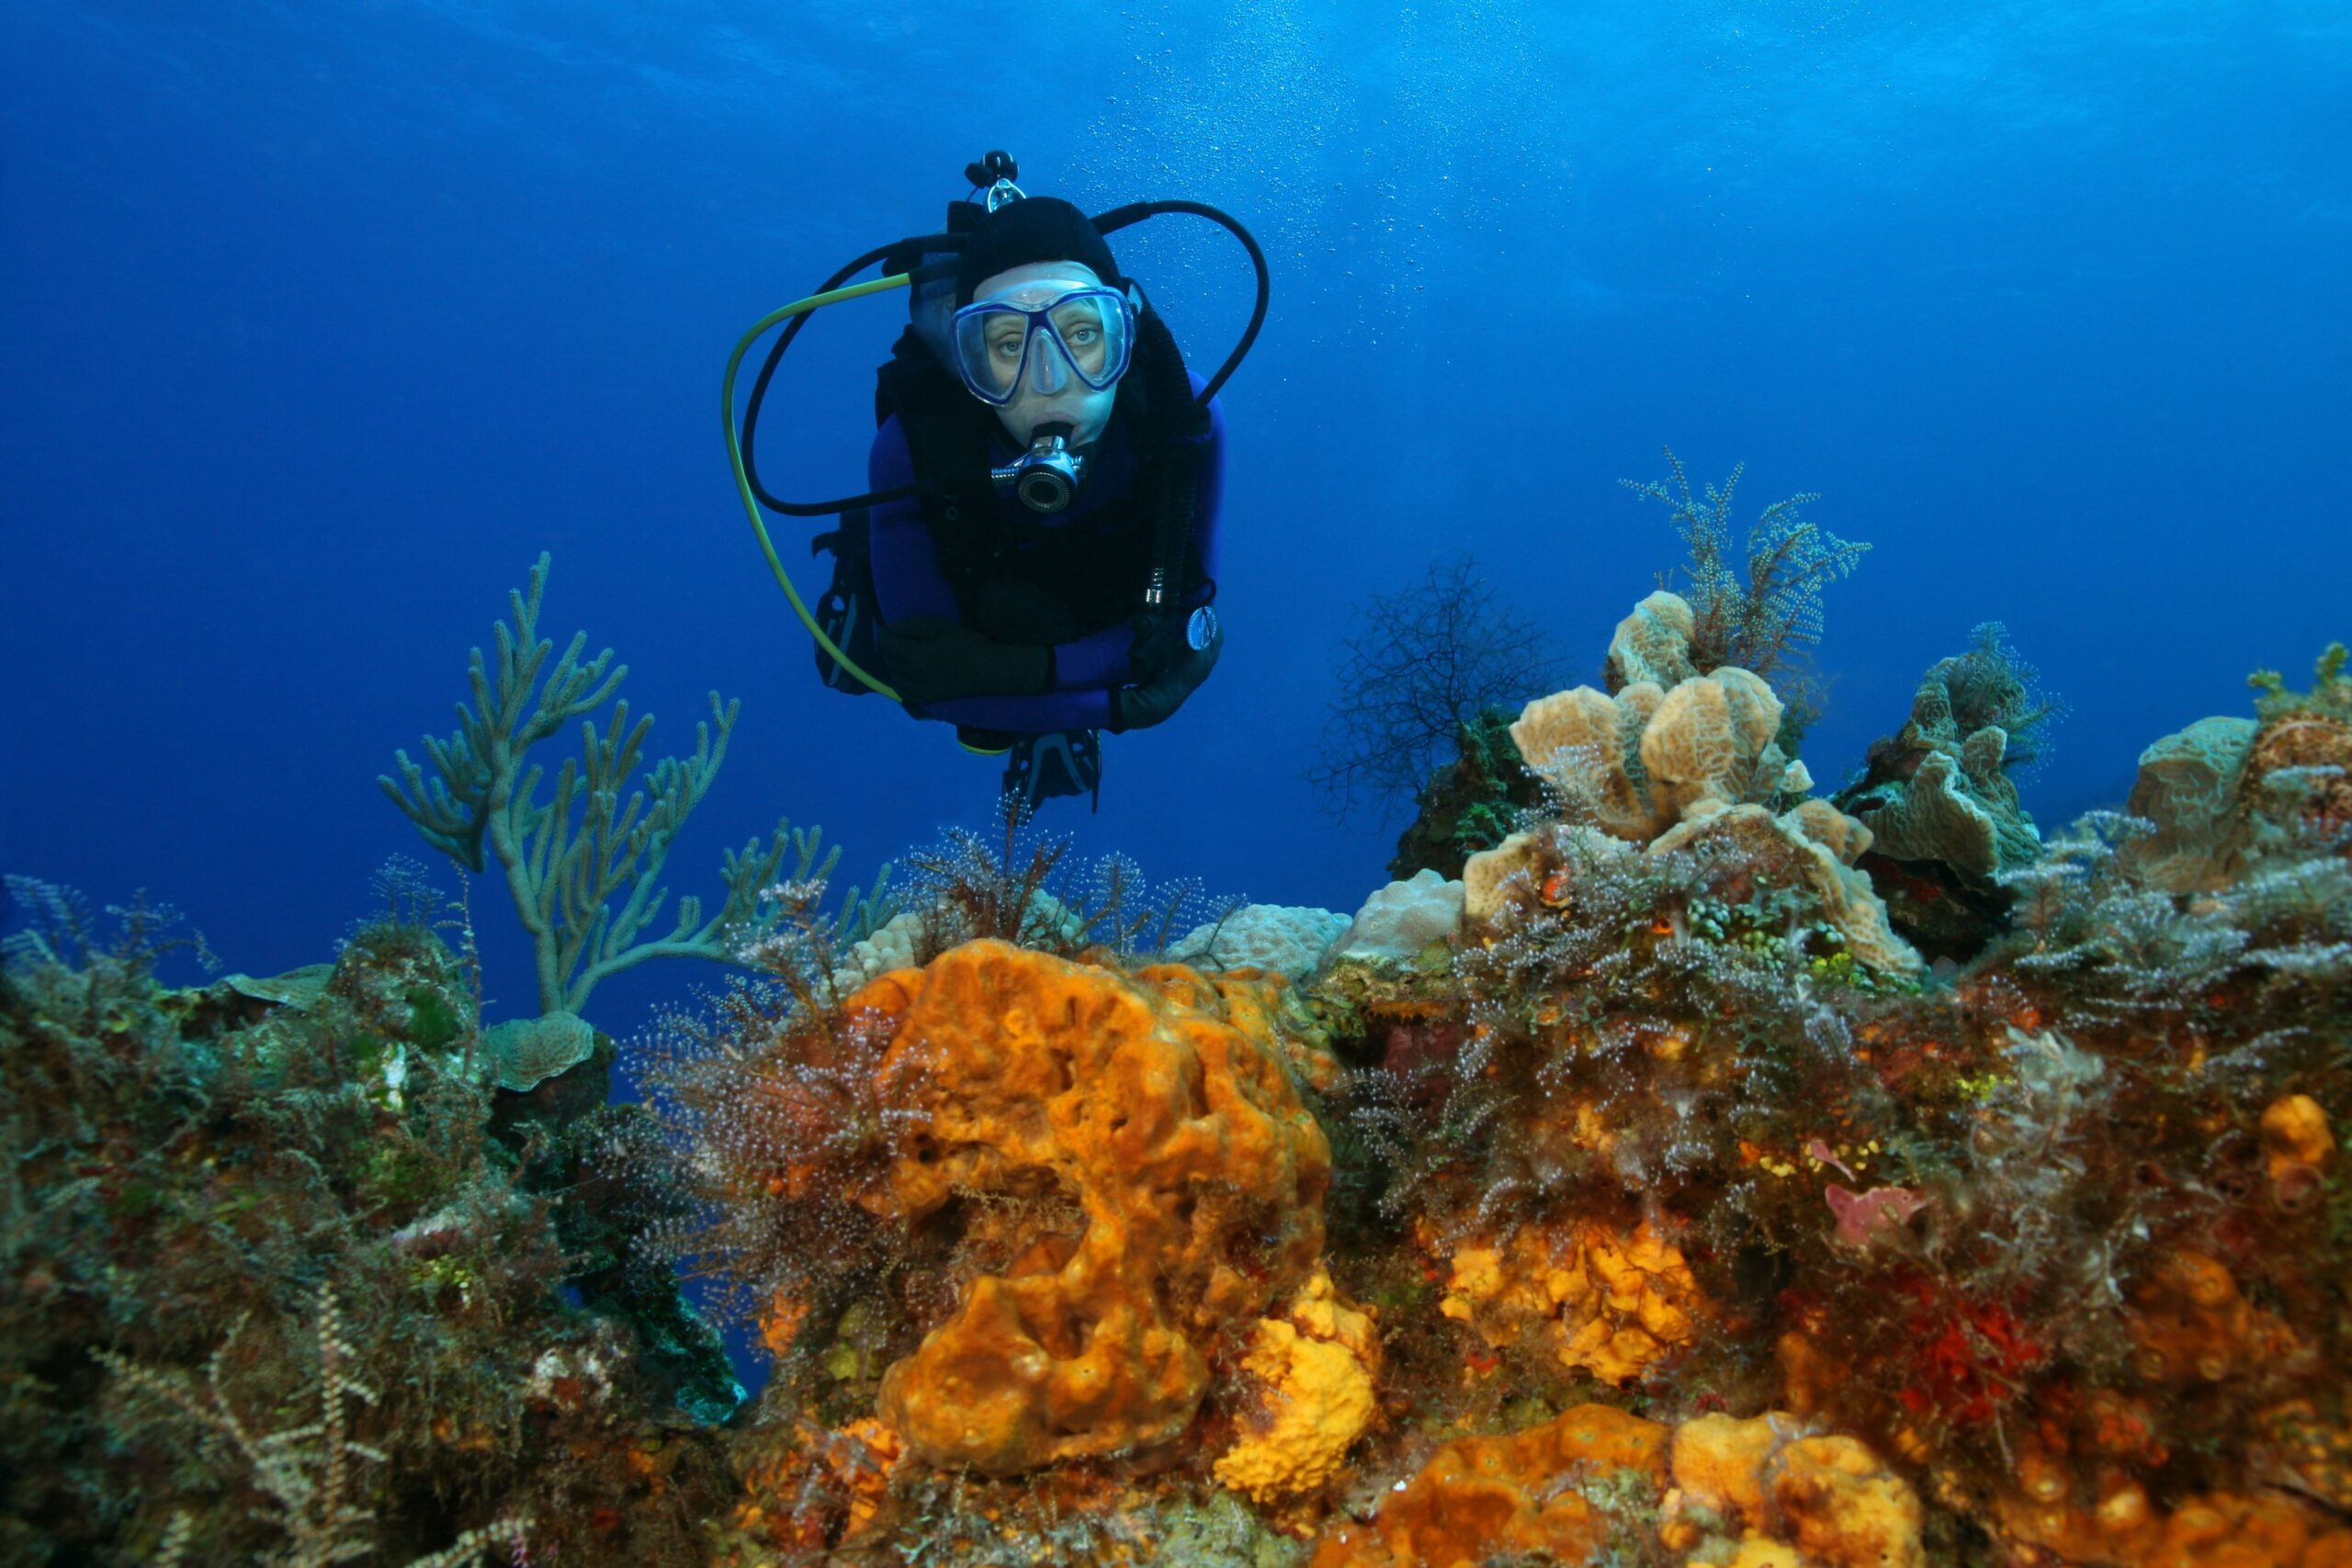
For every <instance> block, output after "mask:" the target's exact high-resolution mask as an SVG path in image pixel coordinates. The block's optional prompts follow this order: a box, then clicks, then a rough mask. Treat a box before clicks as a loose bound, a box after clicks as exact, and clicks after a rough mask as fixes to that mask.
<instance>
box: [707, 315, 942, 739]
mask: <svg viewBox="0 0 2352 1568" xmlns="http://www.w3.org/2000/svg"><path fill="white" fill-rule="evenodd" d="M907 282H908V275H907V274H906V273H903V272H901V273H898V274H895V275H893V276H889V277H877V278H875V279H873V280H872V281H870V282H866V283H853V284H851V285H850V286H849V287H848V288H835V289H831V290H829V291H827V292H826V293H823V294H811V295H810V296H809V298H808V299H795V300H794V301H793V302H792V303H791V304H789V305H786V306H785V307H783V308H782V309H781V310H770V311H769V312H768V313H767V314H766V315H764V316H762V317H761V318H760V319H759V320H758V321H754V322H753V323H752V330H751V331H750V332H747V333H744V334H743V335H742V337H741V340H739V341H738V342H737V343H736V344H735V352H734V353H732V354H730V355H728V356H727V377H726V379H725V380H724V381H723V382H722V383H721V384H720V386H719V390H718V415H719V423H721V424H722V425H724V426H725V427H726V430H727V460H728V461H729V463H730V464H732V465H733V466H734V469H735V493H736V494H738V495H739V496H741V497H742V500H743V513H744V515H745V516H747V517H749V518H751V520H752V533H754V534H757V535H758V536H760V553H761V554H762V555H763V556H765V557H767V558H768V570H770V571H772V572H774V573H775V581H776V586H777V587H779V588H782V589H783V590H784V596H785V597H786V599H789V600H790V601H791V602H792V613H793V614H794V615H798V616H799V617H800V624H801V625H802V626H807V627H808V628H809V636H810V637H815V638H816V639H817V646H818V647H819V648H821V649H824V650H825V652H826V653H828V654H829V655H831V658H832V660H833V662H834V663H836V664H838V665H840V666H841V667H842V669H844V670H846V671H849V672H850V673H851V674H853V675H854V676H856V677H857V678H858V679H859V680H860V681H862V682H865V686H866V688H867V689H868V690H869V691H874V692H878V693H880V694H882V695H883V696H886V697H888V698H889V699H890V700H891V701H892V702H894V703H895V702H897V701H898V700H899V694H898V693H896V692H894V691H892V690H891V689H890V688H889V687H888V686H886V685H884V684H883V683H882V682H879V681H877V680H876V679H875V678H874V677H873V676H871V675H869V674H867V673H866V672H865V671H863V670H861V669H859V668H858V667H857V664H856V662H855V661H854V660H852V659H851V658H850V656H849V655H848V654H846V653H843V652H842V650H841V649H839V648H837V647H835V646H834V645H833V639H832V638H831V637H827V636H826V635H825V631H824V628H823V627H822V626H819V625H818V624H817V617H816V616H814V615H810V614H809V606H808V605H807V604H802V603H801V600H800V591H799V590H798V589H797V588H795V587H793V585H792V579H791V577H790V576H789V575H788V574H787V573H786V571H785V570H784V562H783V561H782V560H781V559H779V558H777V556H776V553H775V541H774V540H772V539H770V538H769V537H768V525H767V524H766V522H765V521H764V520H763V519H762V517H761V516H760V503H759V500H758V498H757V497H755V496H753V495H752V476H751V475H749V474H747V473H745V472H744V471H743V444H742V440H741V437H740V436H738V435H737V434H736V433H735V373H736V371H738V370H739V369H741V367H742V364H743V355H746V354H748V353H750V352H751V349H752V344H754V343H756V342H758V341H759V338H760V334H761V333H764V332H766V331H767V330H768V329H769V328H770V327H773V326H775V324H776V323H777V322H778V321H786V320H787V319H789V318H791V317H793V316H799V315H805V314H807V313H808V312H809V311H810V310H816V309H818V308H819V307H820V306H824V305H832V304H837V303H839V302H840V301H841V300H843V299H856V298H857V297H858V296H859V295H861V294H879V293H881V292H882V291H883V290H884V289H886V288H905V287H906V286H907Z"/></svg>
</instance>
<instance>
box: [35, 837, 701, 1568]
mask: <svg viewBox="0 0 2352 1568" xmlns="http://www.w3.org/2000/svg"><path fill="white" fill-rule="evenodd" d="M11 886H12V891H13V892H15V893H16V894H17V898H18V901H19V904H20V906H21V907H23V908H24V909H25V911H26V913H27V914H28V916H29V917H30V920H31V923H30V925H29V926H28V929H26V930H24V931H19V932H17V935H16V936H15V937H12V938H11V939H10V941H9V943H8V954H7V957H8V963H7V965H6V971H5V975H0V1129H5V1133H6V1139H7V1145H6V1170H7V1172H8V1175H7V1177H6V1179H5V1181H0V1386H5V1388H6V1391H7V1397H6V1400H5V1401H0V1406H5V1410H0V1455H5V1461H6V1462H5V1463H0V1476H5V1477H6V1480H5V1482H0V1499H4V1501H0V1557H6V1559H7V1560H8V1561H10V1562H28V1563H40V1562H55V1563H65V1562H73V1563H85V1562H88V1563H104V1562H138V1561H151V1560H158V1559H169V1560H175V1561H187V1562H302V1563H310V1562H328V1561H343V1560H345V1558H348V1557H351V1556H353V1555H355V1554H356V1553H357V1552H358V1551H363V1550H364V1551H371V1552H373V1553H374V1554H376V1555H377V1556H379V1558H380V1559H381V1560H383V1561H387V1562H408V1561H410V1560H412V1559H414V1560H416V1561H419V1562H435V1563H456V1562H475V1561H481V1560H482V1559H484V1558H485V1557H486V1556H495V1557H497V1558H499V1559H501V1560H503V1557H504V1556H505V1554H506V1553H507V1551H508V1550H509V1548H510V1547H511V1546H513V1545H514V1544H515V1542H517V1541H527V1543H528V1548H527V1549H528V1550H529V1551H534V1552H537V1553H540V1554H542V1555H548V1554H553V1553H556V1552H559V1551H560V1552H562V1553H564V1554H565V1555H567V1556H569V1557H571V1558H572V1559H573V1560H581V1561H596V1560H608V1559H616V1558H617V1559H624V1560H628V1561H635V1562H681V1563H683V1562H694V1561H696V1560H697V1557H698V1554H699V1551H698V1546H697V1544H696V1542H695V1529H694V1527H693V1525H692V1523H691V1522H690V1521H691V1520H692V1519H693V1518H694V1517H698V1516H699V1515H701V1514H703V1513H706V1512H708V1511H709V1510H711V1509H713V1508H715V1507H717V1506H718V1502H719V1499H720V1498H721V1496H722V1495H723V1492H722V1490H721V1487H722V1485H723V1480H722V1477H723V1461H722V1459H721V1456H720V1454H719V1451H718V1445H717V1442H716V1440H715V1437H714V1434H713V1433H712V1431H711V1430H710V1429H709V1428H707V1427H702V1426H699V1425H697V1423H696V1422H695V1420H694V1418H693V1417H692V1416H690V1415H689V1414H688V1413H687V1412H686V1411H685V1410H684V1409H682V1408H680V1407H679V1405H678V1404H676V1403H674V1401H673V1398H672V1395H673V1393H674V1392H675V1390H676V1386H677V1385H676V1384H675V1382H672V1381H667V1380H665V1378H664V1376H663V1375H662V1373H661V1372H659V1371H657V1366H658V1363H659V1360H660V1356H659V1351H658V1349H657V1348H656V1347H655V1346H654V1345H653V1344H652V1343H651V1341H650V1337H648V1335H647V1334H645V1333H644V1332H641V1330H640V1326H639V1324H638V1323H637V1322H636V1321H635V1320H633V1319H632V1318H631V1317H629V1316H628V1314H626V1313H624V1312H621V1311H618V1310H614V1309H611V1308H609V1307H606V1306H597V1305H580V1306H575V1305H572V1304H570V1303H567V1302H566V1300H565V1298H564V1295H563V1292H564V1290H565V1289H566V1287H567V1286H569V1287H571V1289H573V1290H577V1291H582V1299H583V1302H584V1301H585V1300H586V1299H587V1297H588V1296H589V1295H592V1294H593V1293H594V1292H593V1290H590V1289H588V1288H587V1286H588V1282H589V1279H590V1276H591V1275H592V1274H593V1273H594V1263H593V1261H592V1260H590V1259H587V1258H579V1257H575V1256H573V1255H572V1249H571V1247H569V1246H568V1245H567V1242H566V1239H565V1235H564V1232H565V1230H566V1227H567V1226H568V1225H570V1224H571V1223H572V1222H571V1219H570V1217H569V1216H570V1214H571V1212H572V1211H573V1210H574V1209H575V1208H582V1209H584V1208H585V1206H586V1201H585V1200H584V1199H582V1200H581V1201H578V1202H577V1203H575V1202H574V1201H573V1200H572V1199H571V1198H569V1197H564V1198H559V1197H558V1196H556V1195H555V1194H554V1193H553V1192H552V1191H550V1190H548V1189H547V1188H545V1187H542V1186H541V1185H540V1184H539V1183H538V1181H537V1168H538V1166H537V1161H535V1160H533V1159H530V1158H526V1156H525V1154H524V1148H525V1143H524V1141H520V1140H518V1141H517V1142H515V1143H513V1144H510V1143H507V1142H505V1141H503V1139H502V1138H501V1137H500V1135H499V1134H498V1132H497V1131H496V1123H497V1122H498V1120H499V1117H500V1115H501V1114H502V1112H504V1111H507V1110H508V1108H509V1103H510V1102H513V1103H515V1104H520V1103H521V1102H524V1101H526V1100H528V1099H529V1098H530V1097H526V1096H507V1095H504V1094H503V1092H502V1091H497V1090H494V1089H492V1088H491V1087H490V1086H489V1084H488V1082H487V1081H486V1080H487V1075H488V1071H489V1062H488V1058H487V1055H486V1053H485V1051H484V1050H483V1046H482V1041H481V1033H480V1031H479V1029H478V1026H477V1022H476V1019H477V1007H476V1002H475V995H474V989H473V982H472V975H471V967H470V964H469V962H468V960H467V959H466V958H464V957H462V956H461V955H460V954H459V953H453V952H452V951H451V950H450V948H449V947H448V946H447V945H446V944H445V943H444V942H442V941H441V940H440V938H439V937H438V936H437V935H436V934H435V932H434V931H431V930H430V929H428V928H427V927H425V926H424V925H422V924H416V923H398V922H394V921H384V922H379V923H375V924H371V925H368V926H367V927H364V928H363V929H361V930H360V931H357V932H356V934H354V935H353V936H352V937H351V938H350V939H349V940H348V941H347V942H346V943H345V946H344V948H343V951H342V953H341V956H340V957H339V958H338V959H337V960H336V962H335V963H334V964H333V965H332V966H326V967H324V968H323V970H322V967H321V966H312V967H311V968H308V969H305V970H301V971H297V972H295V973H294V974H293V975H291V976H280V977H278V978H277V979H276V980H271V981H254V980H251V979H247V978H244V977H235V978H232V979H231V980H227V981H221V982H217V983H214V984H212V985H209V986H205V987H199V988H196V989H191V990H174V989H171V988H168V987H164V986H163V985H161V984H159V983H158V982H157V981H156V980H155V978H154V976H153V964H154V963H155V962H156V960H157V959H158V958H159V957H160V956H162V955H163V953H164V952H165V950H166V949H167V948H168V947H169V945H170V940H169V938H168V936H167V935H165V934H164V927H163V926H162V925H161V924H160V923H159V921H158V919H157V915H156V911H154V910H153V909H152V908H147V907H145V906H143V905H141V906H133V907H132V908H131V910H130V911H127V912H126V918H125V919H123V921H122V922H121V929H120V930H119V931H117V932H115V933H112V934H109V933H107V932H106V931H103V930H101V929H100V922H98V921H96V920H94V919H90V918H89V917H88V916H87V915H86V913H85V911H84V909H83V908H82V907H81V906H80V904H79V903H78V901H77V900H75V899H74V898H73V897H71V896H70V895H67V894H65V893H63V892H62V891H61V890H58V889H54V888H47V887H42V886H39V885H35V884H29V883H26V882H23V881H22V880H21V879H17V880H12V885H11ZM467 951H469V948H468V950H467ZM589 1070H590V1066H589V1065H587V1064H583V1065H582V1066H581V1067H579V1068H577V1069H575V1071H580V1072H586V1071H589ZM552 1087H553V1081H552V1080H551V1081H550V1083H548V1084H543V1085H542V1086H541V1088H542V1089H543V1090H551V1089H552ZM594 1100H595V1102H596V1104H597V1106H598V1107H600V1108H603V1106H604V1100H605V1091H604V1088H603V1086H602V1084H601V1083H600V1084H599V1085H598V1086H597V1088H596V1090H595V1092H594ZM627 1109H628V1108H624V1107H613V1108H609V1109H608V1111H607V1113H608V1114H616V1113H623V1112H625V1111H627ZM659 1285H660V1290H661V1292H662V1293H663V1294H664V1296H665V1297H666V1299H667V1300H668V1301H669V1302H670V1303H672V1305H673V1308H674V1307H675V1306H676V1303H675V1283H674V1281H673V1280H672V1279H671V1278H670V1277H669V1275H668V1274H667V1272H666V1271H664V1272H663V1273H662V1276H661V1277H660V1280H659ZM707 1348H708V1349H709V1350H710V1351H711V1352H712V1353H715V1351H716V1346H715V1344H714V1345H710V1346H708V1347H707Z"/></svg>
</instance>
